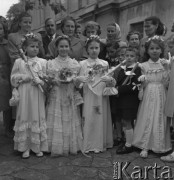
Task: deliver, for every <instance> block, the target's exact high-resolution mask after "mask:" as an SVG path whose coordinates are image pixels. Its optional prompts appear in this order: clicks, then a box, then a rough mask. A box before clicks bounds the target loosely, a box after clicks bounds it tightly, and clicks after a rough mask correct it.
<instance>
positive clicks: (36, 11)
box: [31, 0, 174, 40]
mask: <svg viewBox="0 0 174 180" xmlns="http://www.w3.org/2000/svg"><path fill="white" fill-rule="evenodd" d="M51 4H56V5H57V6H60V4H61V5H63V7H64V8H65V9H66V11H63V10H61V9H60V10H59V12H58V13H57V14H55V12H54V11H53V8H51V6H50V5H51ZM173 9H174V0H165V1H164V0H35V7H34V8H33V10H31V11H32V15H33V17H34V18H33V30H34V31H37V32H39V31H44V21H45V19H46V18H48V17H52V18H53V19H55V21H56V24H57V29H58V31H59V29H60V28H59V27H60V22H61V20H62V18H64V17H65V16H67V15H70V16H72V17H74V18H75V19H76V20H77V21H78V22H79V23H81V24H82V25H84V24H85V23H86V22H87V21H89V20H94V21H96V22H98V23H99V24H100V26H101V29H102V34H101V37H102V38H104V37H106V26H107V24H109V23H110V22H116V23H118V24H119V25H120V28H121V32H122V40H125V37H126V35H127V33H128V32H129V30H138V31H140V32H141V33H142V34H143V35H144V32H143V21H144V19H145V18H147V17H149V16H152V15H154V16H157V17H159V18H160V19H161V21H162V22H163V23H164V24H165V25H166V27H167V29H168V31H167V35H166V38H167V37H169V36H170V35H171V34H172V33H171V27H172V24H173V21H174V12H173Z"/></svg>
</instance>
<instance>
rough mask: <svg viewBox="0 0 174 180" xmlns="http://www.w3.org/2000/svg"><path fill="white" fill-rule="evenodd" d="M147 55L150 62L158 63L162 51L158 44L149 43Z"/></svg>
mask: <svg viewBox="0 0 174 180" xmlns="http://www.w3.org/2000/svg"><path fill="white" fill-rule="evenodd" d="M147 53H148V54H149V56H150V58H151V60H152V61H155V62H156V61H158V59H159V57H160V55H161V53H162V50H161V48H160V46H159V45H158V44H156V43H154V42H151V43H150V45H149V48H148V52H147Z"/></svg>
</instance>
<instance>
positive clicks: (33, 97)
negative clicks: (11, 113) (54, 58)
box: [11, 34, 48, 158]
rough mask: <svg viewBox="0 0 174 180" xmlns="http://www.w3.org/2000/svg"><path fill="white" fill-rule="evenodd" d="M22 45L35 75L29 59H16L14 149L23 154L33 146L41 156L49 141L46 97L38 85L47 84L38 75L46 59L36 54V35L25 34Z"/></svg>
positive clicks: (25, 154) (14, 75)
mask: <svg viewBox="0 0 174 180" xmlns="http://www.w3.org/2000/svg"><path fill="white" fill-rule="evenodd" d="M23 48H24V51H25V52H26V55H27V56H26V57H27V61H28V63H27V64H28V65H29V66H30V68H31V70H32V71H33V73H34V78H33V76H32V74H31V71H30V70H29V68H28V66H27V64H26V62H25V61H24V60H23V59H22V58H19V59H17V60H16V61H15V63H14V66H13V69H12V73H11V83H12V86H13V87H16V88H18V92H19V102H18V104H17V113H16V122H15V126H14V131H15V136H14V149H15V150H18V151H20V152H23V154H22V157H23V158H28V157H29V156H30V150H32V151H33V152H35V153H36V156H38V157H41V156H43V151H47V150H48V143H47V134H46V119H45V97H44V94H43V92H42V91H41V90H40V89H39V86H38V85H43V84H44V83H43V81H42V80H41V79H40V78H39V76H42V72H43V69H44V65H45V64H46V60H44V59H41V58H38V57H37V54H38V53H39V40H38V38H37V37H36V36H35V35H33V34H27V35H26V37H25V41H24V42H23Z"/></svg>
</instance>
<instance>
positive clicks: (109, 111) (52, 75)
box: [0, 12, 174, 162]
mask: <svg viewBox="0 0 174 180" xmlns="http://www.w3.org/2000/svg"><path fill="white" fill-rule="evenodd" d="M18 22H19V23H18V29H17V31H16V32H13V33H9V34H7V32H8V31H7V24H6V21H5V19H4V18H3V17H1V19H0V84H1V85H0V111H3V122H4V127H5V132H6V135H8V136H13V139H14V149H15V150H17V151H19V152H21V153H22V158H29V157H30V152H31V151H33V152H34V153H35V154H36V156H37V157H42V156H43V155H44V152H47V153H50V154H51V155H53V156H58V155H68V154H77V153H78V152H79V151H81V152H82V153H83V154H84V155H87V154H88V153H89V152H91V151H92V152H94V153H100V152H103V151H106V150H107V149H108V148H112V147H113V146H118V148H117V150H116V153H117V154H127V153H131V152H133V151H134V148H139V149H140V150H141V152H140V156H141V157H142V158H147V157H148V153H149V151H153V152H154V153H161V154H162V153H168V152H170V151H172V144H171V135H172V131H171V129H172V125H173V123H172V120H173V115H174V106H173V103H174V94H173V93H174V76H173V73H174V65H173V64H174V62H173V61H174V57H173V56H174V38H173V37H172V36H171V37H170V38H168V39H167V40H164V39H163V38H164V36H165V34H166V27H165V25H164V24H163V23H162V22H161V20H160V19H159V18H158V17H155V16H151V17H148V18H146V19H145V20H144V30H145V34H146V37H144V38H142V37H141V34H140V32H138V31H130V32H129V33H128V34H127V36H126V37H122V35H121V29H120V26H119V25H118V24H117V23H115V22H110V23H108V25H107V27H106V32H107V37H106V38H105V39H102V38H100V34H101V27H100V25H99V24H98V23H97V22H94V21H88V22H87V23H86V24H85V26H84V27H82V25H80V24H78V23H76V20H75V19H74V18H73V17H70V16H67V17H65V18H64V19H63V20H62V21H61V27H60V28H61V32H62V34H59V33H58V31H57V29H56V24H55V21H54V20H53V19H52V18H48V19H46V20H45V32H46V33H45V34H44V35H42V36H41V35H40V34H37V33H32V32H31V24H32V17H31V15H30V14H28V13H27V12H23V13H21V14H20V16H19V20H18ZM123 39H126V41H123ZM13 132H14V134H13ZM161 160H163V161H168V162H174V152H173V153H171V154H169V155H167V156H162V157H161Z"/></svg>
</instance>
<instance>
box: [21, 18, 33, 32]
mask: <svg viewBox="0 0 174 180" xmlns="http://www.w3.org/2000/svg"><path fill="white" fill-rule="evenodd" d="M31 22H32V19H31V17H23V18H22V21H21V22H20V23H19V25H20V27H21V29H22V30H24V31H27V32H29V31H30V30H31Z"/></svg>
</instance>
